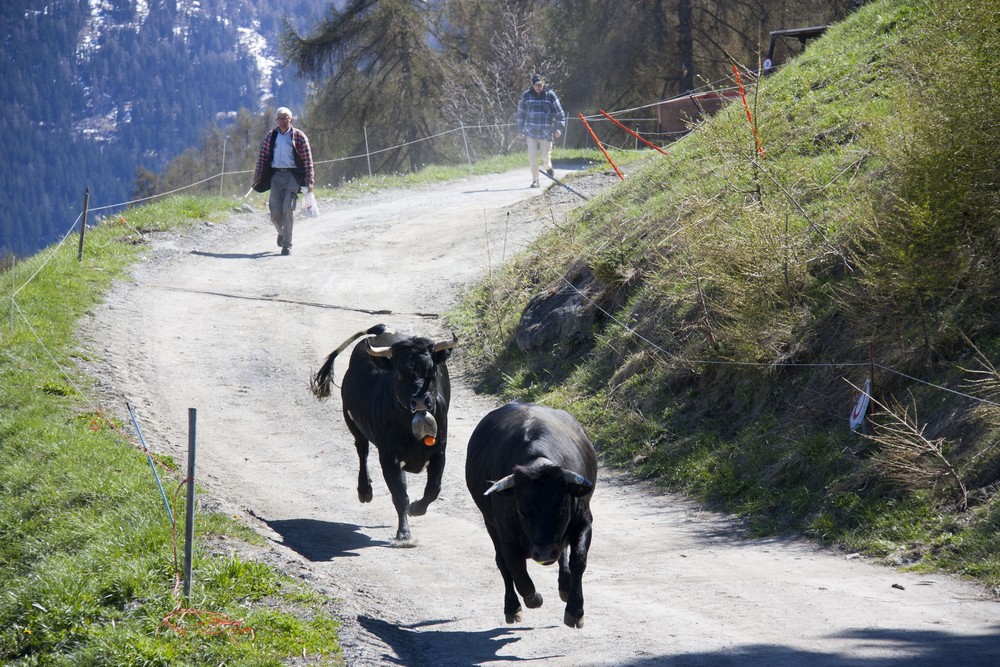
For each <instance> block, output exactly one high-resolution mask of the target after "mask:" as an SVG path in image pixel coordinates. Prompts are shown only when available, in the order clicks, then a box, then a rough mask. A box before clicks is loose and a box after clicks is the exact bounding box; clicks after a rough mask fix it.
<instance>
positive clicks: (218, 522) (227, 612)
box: [0, 197, 342, 666]
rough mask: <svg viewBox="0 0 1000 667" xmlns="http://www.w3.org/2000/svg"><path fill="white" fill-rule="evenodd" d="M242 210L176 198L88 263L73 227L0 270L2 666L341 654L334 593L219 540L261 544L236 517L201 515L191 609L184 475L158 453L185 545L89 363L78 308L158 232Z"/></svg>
mask: <svg viewBox="0 0 1000 667" xmlns="http://www.w3.org/2000/svg"><path fill="white" fill-rule="evenodd" d="M231 207H232V202H231V201H230V200H227V199H221V198H219V199H217V198H201V197H199V198H192V197H174V198H169V199H165V200H164V201H162V202H159V203H156V204H152V205H148V206H143V207H140V208H136V209H131V210H129V211H126V212H125V213H124V214H123V215H121V216H110V217H108V218H106V219H105V220H104V222H103V224H101V225H99V226H97V227H95V228H92V229H88V230H87V234H86V237H85V241H86V243H85V248H84V255H83V261H82V262H78V261H77V241H76V238H77V237H75V236H73V237H72V238H69V239H67V240H66V241H65V242H64V243H62V244H61V245H56V246H52V247H50V248H47V249H46V250H43V251H42V252H40V253H38V254H37V255H35V256H33V257H31V258H28V259H25V260H23V261H20V262H17V263H16V264H15V265H14V266H13V267H12V268H9V269H8V270H7V271H5V272H4V273H3V274H0V285H3V286H4V287H3V294H2V296H3V298H2V301H0V313H2V314H3V317H2V318H0V374H2V380H0V535H2V536H3V537H2V539H0V591H2V594H0V662H3V664H7V665H25V666H26V665H70V664H86V665H164V666H166V665H177V664H190V665H196V664H198V665H201V664H240V665H281V664H287V663H288V662H289V660H291V659H293V658H298V659H302V658H303V657H304V656H305V657H306V658H307V659H308V660H309V662H310V664H331V665H334V664H341V662H342V661H341V657H340V648H339V644H338V636H337V623H336V621H335V619H334V616H333V615H332V613H331V612H332V610H331V609H330V607H329V602H328V601H326V600H324V599H323V598H322V597H321V596H319V595H318V594H316V593H315V592H313V591H311V590H310V589H308V588H307V587H305V586H303V585H302V584H300V583H298V582H297V581H295V580H294V579H291V578H289V577H287V576H283V575H281V574H279V573H277V572H275V571H273V570H272V569H270V568H269V567H266V566H264V565H262V564H260V563H255V562H250V561H245V560H242V559H241V558H239V557H238V556H236V555H235V554H229V553H217V552H216V549H214V548H213V547H212V546H211V545H212V544H213V543H214V542H217V541H219V540H225V541H227V542H229V543H231V542H232V541H233V540H239V541H243V542H246V543H248V544H257V545H260V544H261V543H262V540H261V538H260V537H259V536H257V535H256V534H255V533H254V532H253V531H251V530H250V529H248V528H246V527H243V526H242V525H241V524H239V523H237V522H236V521H235V520H233V518H231V517H228V516H225V515H221V514H217V513H216V514H213V513H205V514H199V516H198V517H197V519H196V521H195V527H196V535H195V548H194V563H193V577H192V579H193V585H192V590H191V598H190V600H189V601H188V602H187V604H182V602H183V601H182V600H181V599H180V595H179V592H178V590H179V587H177V583H178V582H177V576H178V568H179V564H178V563H176V562H175V553H176V554H179V555H178V556H177V557H178V558H183V556H182V554H183V526H184V513H185V512H184V507H183V505H184V502H183V501H184V494H183V493H180V494H177V493H176V491H177V490H178V489H179V488H180V487H179V484H180V480H181V477H182V475H183V471H181V470H178V466H177V465H176V464H175V463H174V462H173V461H170V460H169V459H165V460H161V461H159V465H158V471H159V475H160V477H161V480H162V482H163V486H164V489H165V491H166V494H167V497H168V499H170V501H171V505H172V512H173V515H174V517H175V519H176V521H177V525H178V526H179V531H178V532H179V533H180V535H179V543H175V538H174V531H173V529H172V526H171V524H170V520H169V518H168V514H167V512H166V509H165V507H164V505H163V501H162V499H161V497H160V493H159V491H158V489H157V487H156V483H155V480H154V478H153V475H152V472H151V470H150V466H149V463H148V461H147V459H146V456H145V454H144V453H143V452H142V451H140V450H139V449H138V448H137V443H136V442H134V441H132V439H131V438H130V437H129V436H128V435H126V433H125V432H124V430H123V429H122V428H121V427H122V425H121V424H117V423H115V422H114V420H113V419H112V418H110V417H108V416H107V415H106V414H105V413H104V412H103V411H102V409H101V406H100V405H98V404H96V403H95V399H94V398H93V393H92V391H91V389H92V379H91V378H89V377H87V375H86V374H85V373H84V372H83V371H82V370H81V367H80V364H79V362H80V361H81V360H82V357H81V355H83V354H85V353H84V352H81V350H80V349H79V347H78V345H77V343H76V341H75V336H76V333H77V326H78V320H79V318H80V317H81V316H82V315H83V314H84V313H85V312H86V311H87V310H88V309H90V308H92V307H94V305H95V304H97V303H99V302H100V300H101V299H102V297H103V295H104V294H105V292H106V290H107V289H108V288H109V287H110V286H111V284H112V283H113V281H115V280H118V279H122V278H124V276H125V271H126V270H127V268H128V267H129V265H130V264H131V263H132V262H134V261H136V259H137V257H138V254H139V252H141V249H142V246H143V244H144V243H146V236H147V235H148V234H149V233H151V232H156V231H162V230H167V229H178V228H182V227H187V226H191V225H197V224H203V223H204V221H206V220H219V219H222V218H224V217H225V215H226V214H227V212H228V211H229V210H230V209H231ZM43 265H44V266H43ZM15 290H16V296H14V298H13V300H12V299H11V298H10V297H11V295H12V293H13V292H14V291H15ZM175 549H176V551H175ZM175 589H177V590H175ZM181 612H186V613H181Z"/></svg>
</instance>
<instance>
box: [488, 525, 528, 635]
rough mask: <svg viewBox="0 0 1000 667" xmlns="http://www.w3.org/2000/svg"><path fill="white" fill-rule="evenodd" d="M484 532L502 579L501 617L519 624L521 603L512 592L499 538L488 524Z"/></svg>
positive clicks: (511, 581) (512, 582)
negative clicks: (490, 544) (491, 542)
mask: <svg viewBox="0 0 1000 667" xmlns="http://www.w3.org/2000/svg"><path fill="white" fill-rule="evenodd" d="M486 530H487V531H488V532H489V534H490V539H491V540H493V549H494V551H495V552H496V564H497V569H498V570H500V576H501V577H503V616H504V620H505V621H507V622H508V623H520V622H521V621H522V620H524V613H523V610H522V609H521V601H520V600H519V599H518V597H517V593H516V592H515V591H514V579H513V578H512V577H511V575H510V569H509V568H508V567H507V562H506V561H505V560H504V557H503V550H502V548H501V547H500V537H499V533H498V532H497V529H496V527H495V526H493V525H492V524H490V523H487V524H486Z"/></svg>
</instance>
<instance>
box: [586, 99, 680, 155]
mask: <svg viewBox="0 0 1000 667" xmlns="http://www.w3.org/2000/svg"><path fill="white" fill-rule="evenodd" d="M601 113H602V114H603V115H604V116H605V118H607V119H608V120H610V121H611V122H612V123H614V124H615V125H617V126H618V127H620V128H622V129H623V130H625V131H626V132H628V133H629V134H631V135H632V136H633V137H635V138H636V139H638V140H639V141H641V142H642V143H644V144H646V145H647V146H649V147H650V148H655V149H656V150H658V151H660V152H661V153H663V154H664V155H666V154H667V151H665V150H663V149H662V148H660V147H659V146H657V145H656V144H654V143H652V142H650V141H647V140H646V138H645V137H640V136H639V134H638V133H636V132H633V131H632V130H630V129H628V128H627V127H625V126H624V125H622V124H621V123H619V122H618V121H617V120H615V119H614V118H612V117H611V116H609V115H608V112H607V111H605V110H604V109H601Z"/></svg>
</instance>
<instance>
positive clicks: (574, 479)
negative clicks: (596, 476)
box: [563, 470, 594, 488]
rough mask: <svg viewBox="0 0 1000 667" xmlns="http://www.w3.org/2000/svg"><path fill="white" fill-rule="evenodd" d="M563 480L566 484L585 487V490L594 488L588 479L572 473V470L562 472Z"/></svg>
mask: <svg viewBox="0 0 1000 667" xmlns="http://www.w3.org/2000/svg"><path fill="white" fill-rule="evenodd" d="M563 479H565V480H566V483H567V484H579V485H580V486H586V487H587V488H590V487H592V486H594V483H593V482H591V481H590V480H589V479H587V478H586V477H584V476H583V475H581V474H580V473H577V472H573V471H572V470H563Z"/></svg>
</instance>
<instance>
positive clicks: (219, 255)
mask: <svg viewBox="0 0 1000 667" xmlns="http://www.w3.org/2000/svg"><path fill="white" fill-rule="evenodd" d="M190 254H192V255H198V256H199V257H213V258H215V259H261V258H262V257H275V256H280V254H281V253H280V251H271V250H265V251H263V252H251V253H244V252H205V251H204V250H192V251H191V253H190Z"/></svg>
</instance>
